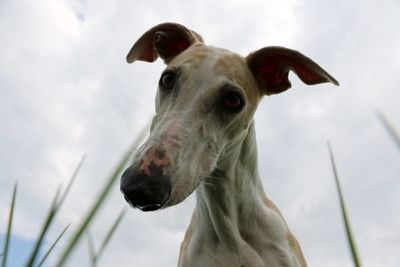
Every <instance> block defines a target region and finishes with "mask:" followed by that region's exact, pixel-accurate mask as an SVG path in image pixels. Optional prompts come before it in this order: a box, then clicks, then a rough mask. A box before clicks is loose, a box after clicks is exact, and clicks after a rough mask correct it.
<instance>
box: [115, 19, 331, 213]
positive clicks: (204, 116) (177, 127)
mask: <svg viewBox="0 0 400 267" xmlns="http://www.w3.org/2000/svg"><path fill="white" fill-rule="evenodd" d="M158 57H161V58H162V59H163V60H164V62H165V63H166V65H167V67H166V68H165V70H164V71H163V73H162V74H161V77H160V79H159V86H158V91H157V96H156V115H155V117H154V118H153V122H152V126H151V133H150V136H149V138H148V139H147V141H146V142H145V144H144V145H143V146H142V147H141V148H140V149H139V150H138V151H137V152H136V154H135V156H134V161H133V163H132V165H131V166H130V167H129V168H128V169H127V170H126V171H125V172H124V174H123V176H122V179H121V191H122V193H123V194H124V196H125V199H126V200H127V201H128V202H129V203H130V204H131V205H132V206H134V207H137V208H140V209H141V210H143V211H151V210H157V209H160V208H162V207H166V206H171V205H174V204H177V203H179V202H181V201H182V200H184V199H185V198H186V197H187V196H188V195H189V194H190V193H192V192H193V191H194V190H195V189H196V187H197V186H198V185H199V184H200V183H201V182H202V181H204V179H205V178H206V177H210V175H211V174H212V172H213V170H214V169H215V168H216V167H217V166H218V164H219V162H220V161H221V160H222V159H223V158H226V157H229V156H230V155H229V154H230V153H233V151H232V148H234V147H238V148H240V147H241V145H240V144H241V143H242V142H243V140H244V139H245V137H246V136H247V133H248V130H249V127H250V125H251V124H252V120H253V115H254V112H255V110H256V108H257V105H258V103H259V101H260V99H261V98H262V97H263V96H264V95H271V94H277V93H281V92H283V91H285V90H287V89H289V88H290V86H291V84H290V82H289V80H288V74H289V71H293V72H295V73H296V74H297V75H298V76H299V77H300V79H301V80H302V81H303V82H304V83H306V84H310V85H311V84H318V83H324V82H332V83H334V84H336V85H338V82H337V81H336V80H335V79H334V78H333V77H332V76H331V75H329V74H328V73H327V72H326V71H325V70H323V69H322V68H321V67H320V66H319V65H318V64H316V63H315V62H314V61H312V60H311V59H309V58H308V57H306V56H304V55H303V54H301V53H299V52H297V51H294V50H291V49H287V48H283V47H265V48H262V49H260V50H257V51H255V52H252V53H250V54H249V55H248V56H247V57H245V58H244V57H242V56H240V55H238V54H236V53H233V52H230V51H228V50H225V49H220V48H216V47H212V46H207V45H205V44H204V43H203V39H202V37H201V36H200V35H199V34H197V33H195V32H194V31H191V30H189V29H187V28H185V27H184V26H182V25H179V24H174V23H164V24H160V25H158V26H155V27H153V28H152V29H150V30H149V31H147V32H146V33H145V34H144V35H143V36H142V37H140V38H139V40H138V41H137V42H136V43H135V44H134V46H133V47H132V49H131V50H130V52H129V54H128V56H127V61H128V62H129V63H132V62H134V61H137V60H140V61H148V62H153V61H155V60H156V59H157V58H158Z"/></svg>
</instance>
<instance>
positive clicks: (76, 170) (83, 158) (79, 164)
mask: <svg viewBox="0 0 400 267" xmlns="http://www.w3.org/2000/svg"><path fill="white" fill-rule="evenodd" d="M85 159H86V155H83V156H82V158H81V160H80V161H79V162H78V165H77V166H76V168H75V170H74V172H73V174H72V176H71V178H70V180H69V183H68V185H67V187H66V188H65V191H64V194H63V195H62V196H61V198H60V201H59V202H58V203H57V206H58V208H60V207H61V205H62V204H63V203H64V200H65V198H66V197H67V195H68V193H69V191H70V189H71V187H72V184H73V183H74V181H75V179H76V177H77V176H78V174H79V172H80V170H81V168H82V165H83V162H84V161H85Z"/></svg>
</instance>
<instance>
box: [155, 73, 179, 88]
mask: <svg viewBox="0 0 400 267" xmlns="http://www.w3.org/2000/svg"><path fill="white" fill-rule="evenodd" d="M159 85H160V88H161V89H162V90H163V91H169V90H171V89H172V87H174V85H175V73H174V72H172V71H166V72H164V73H163V74H162V75H161V78H160V81H159Z"/></svg>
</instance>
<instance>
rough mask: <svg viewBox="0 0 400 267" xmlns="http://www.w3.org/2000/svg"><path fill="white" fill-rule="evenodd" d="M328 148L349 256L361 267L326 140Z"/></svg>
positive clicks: (329, 145)
mask: <svg viewBox="0 0 400 267" xmlns="http://www.w3.org/2000/svg"><path fill="white" fill-rule="evenodd" d="M328 150H329V156H330V160H331V164H332V171H333V176H334V177H335V183H336V189H337V192H338V197H339V202H340V210H341V212H342V219H343V223H344V227H345V230H346V237H347V241H348V244H349V248H350V252H351V256H352V259H353V263H354V266H355V267H361V266H362V264H361V260H360V257H359V256H358V251H357V246H356V242H355V240H354V237H353V233H352V231H351V226H350V221H349V216H348V214H347V208H346V203H345V201H344V196H343V191H342V187H341V185H340V179H339V175H338V171H337V168H336V163H335V158H334V156H333V151H332V147H331V144H330V143H329V142H328Z"/></svg>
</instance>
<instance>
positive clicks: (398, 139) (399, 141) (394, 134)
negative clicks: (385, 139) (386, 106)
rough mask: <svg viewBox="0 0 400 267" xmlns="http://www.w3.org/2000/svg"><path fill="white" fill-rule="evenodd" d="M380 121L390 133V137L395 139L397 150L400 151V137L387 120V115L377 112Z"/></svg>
mask: <svg viewBox="0 0 400 267" xmlns="http://www.w3.org/2000/svg"><path fill="white" fill-rule="evenodd" d="M377 115H378V118H379V120H380V121H381V122H382V124H383V126H384V127H385V129H386V131H387V132H388V133H389V135H390V137H391V138H392V139H393V141H394V142H395V144H396V145H397V148H398V149H400V135H399V133H398V132H397V131H396V129H395V128H394V127H393V125H392V124H391V123H390V121H389V120H388V119H387V118H386V116H385V114H383V113H382V112H380V111H378V112H377Z"/></svg>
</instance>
